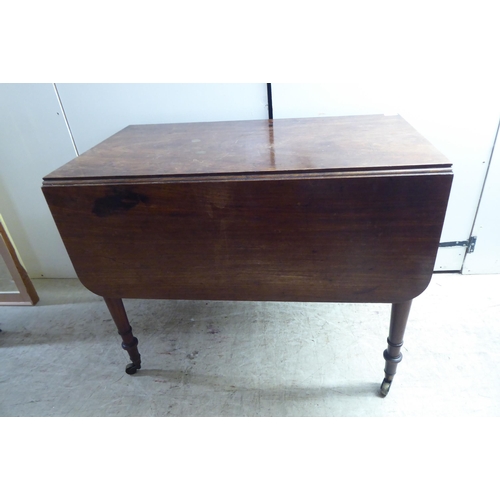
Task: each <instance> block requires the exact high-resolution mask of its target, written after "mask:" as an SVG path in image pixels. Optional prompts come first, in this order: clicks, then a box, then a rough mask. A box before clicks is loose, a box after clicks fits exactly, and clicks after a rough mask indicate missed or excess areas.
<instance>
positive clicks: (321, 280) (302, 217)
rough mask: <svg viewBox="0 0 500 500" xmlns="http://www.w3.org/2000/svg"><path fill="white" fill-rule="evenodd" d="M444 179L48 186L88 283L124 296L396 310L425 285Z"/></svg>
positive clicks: (413, 174)
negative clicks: (384, 305)
mask: <svg viewBox="0 0 500 500" xmlns="http://www.w3.org/2000/svg"><path fill="white" fill-rule="evenodd" d="M450 183H451V175H450V174H449V173H443V172H441V171H435V170H430V171H423V170H418V171H411V170H408V171H406V172H405V173H404V174H398V175H393V174H387V173H386V174H384V175H382V174H381V173H378V174H374V175H371V176H363V177H356V176H348V175H345V174H343V175H339V174H336V175H335V174H330V175H326V176H323V177H321V178H308V177H307V176H305V175H302V176H295V177H290V178H282V179H279V180H275V179H271V180H266V181H263V180H240V181H235V182H230V181H208V182H201V181H200V182H173V183H169V182H167V181H165V182H157V183H153V184H148V183H143V184H141V183H126V184H117V185H112V186H111V185H82V186H76V185H75V186H45V187H44V193H45V196H46V198H47V201H48V203H49V205H50V207H51V210H52V213H53V215H54V219H55V221H56V224H57V227H58V229H59V231H60V233H61V236H62V238H63V241H64V242H65V245H66V248H67V250H68V252H69V255H70V256H71V259H72V262H73V265H74V266H75V269H76V272H77V274H78V276H79V278H80V279H81V281H82V282H83V284H84V285H85V286H86V287H88V288H89V289H90V290H92V291H93V292H94V293H96V294H98V295H102V296H105V297H122V298H139V297H142V298H166V299H202V300H275V301H290V300H295V301H328V302H334V301H346V302H400V301H404V300H409V299H411V298H413V297H415V296H417V295H418V294H420V293H421V292H422V291H423V290H424V289H425V288H426V286H427V284H428V282H429V280H430V277H431V274H432V270H433V266H434V260H435V257H436V252H437V248H438V244H439V237H440V233H441V227H442V223H443V218H444V214H445V210H446V201H447V196H448V192H449V189H450Z"/></svg>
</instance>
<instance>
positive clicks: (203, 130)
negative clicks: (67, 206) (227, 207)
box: [45, 115, 450, 181]
mask: <svg viewBox="0 0 500 500" xmlns="http://www.w3.org/2000/svg"><path fill="white" fill-rule="evenodd" d="M432 165H436V166H441V167H446V166H447V167H449V166H450V162H449V161H448V160H447V159H446V158H445V157H444V156H443V155H442V154H441V153H439V151H438V150H437V149H436V148H434V146H432V145H431V144H430V143H429V142H428V141H427V140H426V139H425V138H424V137H422V136H421V135H420V134H419V133H418V132H417V131H416V130H415V129H414V128H413V127H411V126H410V125H409V124H408V123H407V122H406V121H405V120H404V119H403V118H401V117H400V116H383V115H368V116H348V117H324V118H296V119H281V120H250V121H239V122H238V121H234V122H213V123H181V124H162V125H131V126H129V127H127V128H125V129H124V130H122V131H120V132H118V133H117V134H115V135H113V136H112V137H110V138H109V139H107V140H106V141H104V142H102V143H101V144H99V145H97V146H96V147H94V148H92V149H91V150H89V151H87V152H86V153H84V154H82V155H81V156H79V157H78V158H76V159H74V160H72V161H70V162H69V163H68V164H66V165H64V166H63V167H61V168H60V169H58V170H56V171H55V172H53V173H52V174H50V175H48V176H47V177H46V178H45V179H46V180H51V181H56V180H60V181H68V180H70V179H81V180H84V179H85V180H88V179H92V178H96V179H101V180H103V179H116V178H118V177H122V178H123V177H133V178H137V177H149V178H151V177H157V176H159V177H165V176H185V175H188V176H192V175H203V176H205V175H217V174H218V175H221V174H227V175H231V176H234V175H236V174H249V175H255V174H268V175H270V174H280V173H281V174H283V173H297V172H322V173H325V172H327V171H342V170H357V171H359V170H367V169H376V168H391V169H394V168H395V167H401V168H408V167H410V168H415V167H418V166H432Z"/></svg>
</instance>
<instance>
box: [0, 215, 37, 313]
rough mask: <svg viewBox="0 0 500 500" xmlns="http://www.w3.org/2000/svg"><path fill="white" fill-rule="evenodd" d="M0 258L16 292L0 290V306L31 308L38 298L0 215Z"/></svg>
mask: <svg viewBox="0 0 500 500" xmlns="http://www.w3.org/2000/svg"><path fill="white" fill-rule="evenodd" d="M0 258H2V259H3V261H4V262H5V265H6V266H7V270H8V271H9V273H10V275H11V277H12V280H13V281H14V283H15V285H16V287H17V291H6V292H2V291H1V290H0V306H15V305H18V306H32V305H35V304H36V303H37V302H38V300H39V298H38V294H37V293H36V290H35V287H34V286H33V283H32V282H31V279H30V278H29V276H28V273H27V272H26V269H24V266H23V265H22V263H21V260H20V258H19V256H18V254H17V252H16V249H15V247H14V245H13V243H12V240H11V238H10V235H9V232H8V231H7V227H6V225H5V222H4V220H3V219H2V216H1V215H0Z"/></svg>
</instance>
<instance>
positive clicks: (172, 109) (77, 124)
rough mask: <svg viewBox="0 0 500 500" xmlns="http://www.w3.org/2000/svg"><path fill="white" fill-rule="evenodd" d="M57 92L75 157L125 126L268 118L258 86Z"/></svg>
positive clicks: (64, 88) (95, 87)
mask: <svg viewBox="0 0 500 500" xmlns="http://www.w3.org/2000/svg"><path fill="white" fill-rule="evenodd" d="M56 88H57V91H58V93H59V96H60V98H61V102H62V103H63V107H64V112H65V113H66V116H67V119H68V123H69V126H70V129H71V132H72V134H73V137H74V139H75V143H76V147H77V150H78V152H79V154H81V153H83V152H85V151H86V150H87V149H90V148H91V147H93V146H95V145H96V144H98V143H99V142H101V141H103V140H104V139H107V138H108V137H110V136H111V135H113V134H114V133H116V132H118V131H119V130H121V129H123V128H125V127H126V126H127V125H140V124H147V123H186V122H213V121H225V120H258V119H262V118H267V117H268V112H267V90H266V85H265V84H262V83H260V84H228V83H226V84H224V83H212V84H209V83H206V84H197V83H191V84H189V83H170V84H74V83H70V84H67V83H62V84H60V83H58V84H56Z"/></svg>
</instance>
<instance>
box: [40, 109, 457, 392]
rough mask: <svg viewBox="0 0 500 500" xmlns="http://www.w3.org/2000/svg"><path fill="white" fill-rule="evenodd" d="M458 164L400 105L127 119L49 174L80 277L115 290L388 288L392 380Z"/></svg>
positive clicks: (130, 294) (317, 295)
mask: <svg viewBox="0 0 500 500" xmlns="http://www.w3.org/2000/svg"><path fill="white" fill-rule="evenodd" d="M452 178H453V174H452V171H451V164H450V162H449V161H448V160H447V159H446V158H445V157H443V156H442V155H441V154H440V153H439V152H438V151H437V150H436V149H435V148H434V147H433V146H432V145H431V144H430V143H429V142H428V141H426V140H425V139H424V138H423V137H422V136H421V135H420V134H419V133H418V132H416V131H415V130H414V129H413V128H412V127H411V126H410V125H408V124H407V123H406V122H405V121H404V120H403V119H402V118H401V117H399V116H388V117H386V116H381V115H375V116H355V117H341V118H305V119H291V120H274V121H273V120H258V121H248V122H218V123H201V124H200V123H196V124H176V125H137V126H130V127H127V128H126V129H124V130H123V131H121V132H119V133H117V134H115V135H114V136H112V137H111V138H109V139H107V140H106V141H104V142H103V143H101V144H100V145H98V146H96V147H95V148H93V149H92V150H90V151H88V152H87V153H85V154H83V155H81V156H80V157H78V158H76V159H75V160H73V161H71V162H69V163H68V164H67V165H65V166H63V167H61V168H60V169H58V170H56V171H55V172H53V173H52V174H50V175H48V176H47V177H46V178H45V180H44V185H43V192H44V195H45V197H46V199H47V202H48V205H49V207H50V210H51V212H52V215H53V217H54V220H55V222H56V224H57V227H58V229H59V232H60V234H61V237H62V239H63V241H64V244H65V246H66V248H67V250H68V253H69V256H70V258H71V260H72V262H73V265H74V266H75V270H76V272H77V275H78V277H79V278H80V280H81V281H82V283H83V284H84V285H85V286H86V287H88V288H89V289H90V290H91V291H93V292H94V293H96V294H98V295H102V296H103V297H104V298H105V301H106V304H107V306H108V308H109V311H110V313H111V315H112V317H113V319H114V321H115V323H116V326H117V328H118V332H119V334H120V335H121V337H122V340H123V342H122V347H123V348H124V349H126V350H127V351H128V353H129V356H130V359H131V361H132V363H131V364H129V365H128V366H127V368H126V371H127V373H130V374H132V373H135V371H137V370H138V369H140V367H141V358H140V354H139V351H138V349H137V339H136V338H135V337H134V336H133V335H132V329H131V327H130V324H129V321H128V318H127V315H126V312H125V309H124V307H123V302H122V300H121V299H122V298H164V299H204V300H273V301H327V302H389V303H392V304H393V307H392V316H391V328H390V333H389V339H388V348H387V349H386V351H385V352H384V358H385V360H386V370H385V378H384V381H383V383H382V386H381V393H382V395H383V396H385V395H387V393H388V391H389V389H390V386H391V384H392V379H393V378H394V375H395V373H396V367H397V364H398V363H399V361H401V353H400V350H401V345H402V342H403V335H404V330H405V326H406V321H407V318H408V314H409V311H410V305H411V300H412V299H413V298H414V297H416V296H417V295H419V294H420V293H421V292H422V291H423V290H424V289H425V288H426V287H427V285H428V283H429V281H430V278H431V275H432V272H433V267H434V261H435V258H436V253H437V249H438V245H439V238H440V234H441V230H442V226H443V220H444V216H445V211H446V206H447V202H448V196H449V193H450V188H451V183H452Z"/></svg>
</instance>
